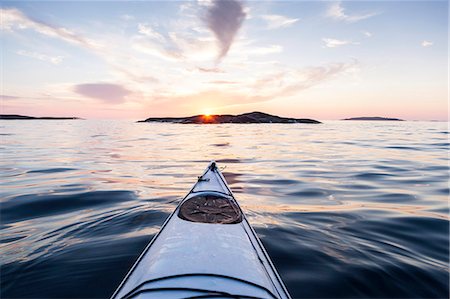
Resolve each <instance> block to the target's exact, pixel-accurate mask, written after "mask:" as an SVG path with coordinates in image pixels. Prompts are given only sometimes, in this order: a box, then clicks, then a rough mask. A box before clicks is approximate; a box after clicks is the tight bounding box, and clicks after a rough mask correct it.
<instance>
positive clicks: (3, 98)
mask: <svg viewBox="0 0 450 299" xmlns="http://www.w3.org/2000/svg"><path fill="white" fill-rule="evenodd" d="M0 99H1V100H2V101H11V100H18V99H21V97H18V96H10V95H5V94H0Z"/></svg>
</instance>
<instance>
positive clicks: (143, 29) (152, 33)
mask: <svg viewBox="0 0 450 299" xmlns="http://www.w3.org/2000/svg"><path fill="white" fill-rule="evenodd" d="M138 31H139V33H140V34H143V35H145V36H147V37H150V38H152V39H155V40H157V41H160V42H163V41H164V37H163V36H162V35H161V34H160V33H159V32H157V31H156V30H154V29H153V28H152V27H151V26H150V25H148V24H145V23H139V24H138Z"/></svg>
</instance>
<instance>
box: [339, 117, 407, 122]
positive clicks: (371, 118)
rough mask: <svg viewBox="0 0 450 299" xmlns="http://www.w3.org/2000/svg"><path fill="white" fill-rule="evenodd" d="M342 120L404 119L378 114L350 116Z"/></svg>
mask: <svg viewBox="0 0 450 299" xmlns="http://www.w3.org/2000/svg"><path fill="white" fill-rule="evenodd" d="M343 120H381V121H404V119H400V118H391V117H379V116H363V117H351V118H344V119H343Z"/></svg>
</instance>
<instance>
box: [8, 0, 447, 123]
mask: <svg viewBox="0 0 450 299" xmlns="http://www.w3.org/2000/svg"><path fill="white" fill-rule="evenodd" d="M0 9H1V29H2V30H1V90H0V94H1V113H2V114H22V115H31V116H77V117H83V118H88V119H104V118H105V119H144V118H147V117H152V116H190V115H196V114H228V113H232V114H237V113H244V112H251V111H262V112H266V113H271V114H276V115H280V116H287V117H304V118H314V119H319V120H333V119H342V118H347V117H356V116H384V117H399V118H403V119H407V120H448V9H449V7H448V2H447V1H445V0H443V1H429V0H427V1H373V2H372V1H362V0H360V1H246V2H243V1H238V0H216V1H214V0H201V1H200V0H193V1H74V2H69V1H28V2H22V1H2V2H1V4H0Z"/></svg>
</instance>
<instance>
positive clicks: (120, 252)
mask: <svg viewBox="0 0 450 299" xmlns="http://www.w3.org/2000/svg"><path fill="white" fill-rule="evenodd" d="M0 133H1V162H0V169H1V190H0V192H1V206H0V208H1V225H0V228H1V238H0V239H1V240H0V241H1V242H0V246H1V247H0V251H1V255H0V260H1V265H2V266H1V294H0V296H1V297H2V298H108V297H109V296H110V295H111V294H112V293H113V291H114V290H115V288H116V287H117V286H118V284H119V283H120V281H121V280H122V279H123V278H124V276H125V274H126V273H127V271H128V270H129V269H130V267H131V265H132V264H133V262H134V261H135V260H136V258H137V257H138V255H139V254H140V253H141V251H142V250H143V249H144V247H145V245H146V244H147V243H148V242H149V241H150V240H151V239H152V237H153V236H154V235H155V234H156V233H157V232H158V230H159V228H160V226H161V224H162V223H163V222H164V220H165V219H166V217H167V216H168V215H169V214H170V213H171V212H172V211H173V210H174V208H175V207H176V205H177V203H178V202H179V200H180V199H181V198H182V197H183V196H184V195H185V194H186V193H187V191H188V190H189V189H190V187H191V186H192V185H193V184H194V183H195V182H196V178H197V176H198V175H200V174H201V173H202V172H203V170H204V168H205V167H206V166H207V164H208V162H209V161H210V160H216V161H217V162H218V166H219V167H220V168H222V169H223V172H224V175H225V177H226V179H227V180H228V182H229V184H230V187H231V189H232V190H233V191H234V193H235V195H236V198H237V200H238V202H239V203H240V205H241V207H242V209H243V210H244V212H245V213H246V215H247V217H248V218H249V221H250V223H251V224H252V225H253V227H254V228H255V230H256V232H257V233H258V236H259V237H260V238H261V240H262V242H263V243H264V245H265V247H266V249H267V251H268V253H269V255H270V256H271V258H272V260H273V262H274V264H275V266H276V268H277V269H278V271H279V273H280V275H281V277H282V279H283V280H284V282H285V284H286V286H287V288H288V290H289V291H290V293H291V295H292V297H294V298H350V297H351V298H416V297H422V298H436V297H438V298H448V296H449V172H448V171H449V169H448V163H449V156H448V154H449V139H448V138H449V130H448V123H444V122H357V121H329V122H324V123H323V124H318V125H315V124H259V125H254V124H224V125H179V124H157V123H135V122H133V121H91V120H65V121H59V120H54V121H49V120H26V121H23V120H19V121H15V120H8V121H5V120H3V121H0Z"/></svg>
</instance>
